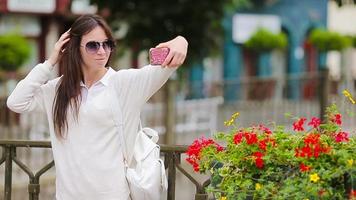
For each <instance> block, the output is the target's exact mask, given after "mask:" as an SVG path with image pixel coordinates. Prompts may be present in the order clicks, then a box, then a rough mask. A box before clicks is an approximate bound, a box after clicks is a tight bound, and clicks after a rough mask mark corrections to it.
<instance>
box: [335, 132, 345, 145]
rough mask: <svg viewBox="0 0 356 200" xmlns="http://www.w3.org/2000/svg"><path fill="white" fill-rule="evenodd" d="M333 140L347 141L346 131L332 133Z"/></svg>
mask: <svg viewBox="0 0 356 200" xmlns="http://www.w3.org/2000/svg"><path fill="white" fill-rule="evenodd" d="M334 138H335V142H337V143H339V142H348V141H349V134H348V133H346V132H338V133H336V134H334Z"/></svg>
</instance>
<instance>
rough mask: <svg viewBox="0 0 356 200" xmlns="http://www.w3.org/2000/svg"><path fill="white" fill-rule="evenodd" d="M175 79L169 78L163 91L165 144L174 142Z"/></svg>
mask: <svg viewBox="0 0 356 200" xmlns="http://www.w3.org/2000/svg"><path fill="white" fill-rule="evenodd" d="M175 97H176V80H173V79H169V80H168V81H167V84H166V91H165V101H166V103H165V113H166V114H165V119H164V122H165V127H166V133H165V137H164V138H165V141H164V143H165V144H174V141H175V137H174V133H175V122H176V104H175Z"/></svg>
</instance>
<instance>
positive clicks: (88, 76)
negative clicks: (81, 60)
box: [82, 67, 107, 88]
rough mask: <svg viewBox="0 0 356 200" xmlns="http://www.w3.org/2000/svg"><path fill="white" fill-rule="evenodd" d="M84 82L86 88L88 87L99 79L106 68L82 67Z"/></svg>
mask: <svg viewBox="0 0 356 200" xmlns="http://www.w3.org/2000/svg"><path fill="white" fill-rule="evenodd" d="M82 69H83V76H84V84H85V86H86V87H87V88H90V87H91V86H92V85H93V84H94V83H96V82H97V81H99V80H100V79H101V78H102V77H103V76H104V75H105V73H106V71H107V68H105V67H102V68H96V69H93V68H91V69H90V68H87V67H83V68H82Z"/></svg>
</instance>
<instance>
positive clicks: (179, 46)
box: [156, 36, 188, 67]
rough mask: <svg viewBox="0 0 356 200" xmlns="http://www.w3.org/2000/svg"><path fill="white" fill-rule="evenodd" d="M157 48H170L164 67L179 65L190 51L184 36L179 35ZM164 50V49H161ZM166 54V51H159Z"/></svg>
mask: <svg viewBox="0 0 356 200" xmlns="http://www.w3.org/2000/svg"><path fill="white" fill-rule="evenodd" d="M156 48H168V49H169V52H168V55H167V56H166V57H165V59H164V61H163V63H162V64H161V66H162V67H165V66H167V67H178V66H180V65H182V64H183V62H184V60H185V58H186V56H187V51H188V42H187V40H186V39H185V38H184V37H182V36H177V37H176V38H174V39H173V40H170V41H168V42H164V43H160V44H159V45H157V46H156ZM160 51H162V50H160ZM159 54H161V55H165V54H164V53H159Z"/></svg>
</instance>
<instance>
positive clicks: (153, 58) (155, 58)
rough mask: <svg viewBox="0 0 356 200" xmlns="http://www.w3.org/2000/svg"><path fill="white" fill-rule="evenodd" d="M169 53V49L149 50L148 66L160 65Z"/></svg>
mask: <svg viewBox="0 0 356 200" xmlns="http://www.w3.org/2000/svg"><path fill="white" fill-rule="evenodd" d="M168 53H169V48H166V47H163V48H151V49H150V64H151V65H162V63H163V62H164V60H165V59H166V57H167V55H168Z"/></svg>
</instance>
